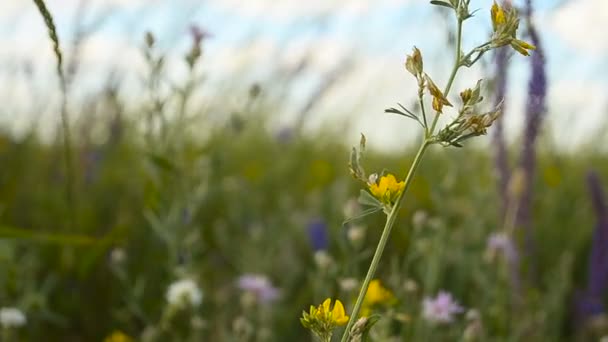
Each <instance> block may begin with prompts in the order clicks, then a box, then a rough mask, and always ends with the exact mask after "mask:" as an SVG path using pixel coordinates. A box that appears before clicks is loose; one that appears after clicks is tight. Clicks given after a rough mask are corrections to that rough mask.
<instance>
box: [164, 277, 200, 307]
mask: <svg viewBox="0 0 608 342" xmlns="http://www.w3.org/2000/svg"><path fill="white" fill-rule="evenodd" d="M166 296H167V302H169V305H172V306H175V307H178V308H183V307H187V306H192V307H195V306H199V305H200V304H201V302H202V300H203V293H202V292H201V290H200V288H199V287H198V285H197V284H196V283H195V282H194V280H192V279H182V280H178V281H176V282H174V283H172V284H171V285H169V288H168V289H167V295H166Z"/></svg>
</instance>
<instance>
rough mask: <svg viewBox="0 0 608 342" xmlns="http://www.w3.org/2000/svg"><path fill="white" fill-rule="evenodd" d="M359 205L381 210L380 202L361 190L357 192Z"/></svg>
mask: <svg viewBox="0 0 608 342" xmlns="http://www.w3.org/2000/svg"><path fill="white" fill-rule="evenodd" d="M359 203H360V204H362V205H365V206H368V207H373V208H380V209H382V208H383V204H382V202H380V201H378V199H377V198H376V197H374V196H372V194H370V193H369V192H367V191H365V190H363V189H362V190H361V191H360V192H359Z"/></svg>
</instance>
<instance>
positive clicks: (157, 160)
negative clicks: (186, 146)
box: [147, 152, 177, 173]
mask: <svg viewBox="0 0 608 342" xmlns="http://www.w3.org/2000/svg"><path fill="white" fill-rule="evenodd" d="M147 156H148V158H149V159H150V161H151V162H152V164H154V166H156V167H158V168H159V169H162V170H164V171H169V172H172V173H173V172H177V167H175V165H174V164H173V163H172V162H171V161H170V160H169V159H167V158H165V157H163V156H160V155H158V154H154V153H151V152H150V153H148V154H147Z"/></svg>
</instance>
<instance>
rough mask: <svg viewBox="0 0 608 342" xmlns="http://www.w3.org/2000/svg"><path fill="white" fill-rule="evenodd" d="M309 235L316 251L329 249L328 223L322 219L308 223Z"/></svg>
mask: <svg viewBox="0 0 608 342" xmlns="http://www.w3.org/2000/svg"><path fill="white" fill-rule="evenodd" d="M308 236H309V237H310V244H311V245H312V249H313V250H314V251H315V252H316V251H319V250H325V249H327V247H328V245H329V242H328V238H327V224H325V221H323V220H322V219H315V220H313V221H312V222H310V223H309V224H308Z"/></svg>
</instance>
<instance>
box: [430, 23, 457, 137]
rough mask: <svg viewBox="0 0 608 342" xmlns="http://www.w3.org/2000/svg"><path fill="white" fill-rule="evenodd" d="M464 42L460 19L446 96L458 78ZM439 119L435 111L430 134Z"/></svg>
mask: <svg viewBox="0 0 608 342" xmlns="http://www.w3.org/2000/svg"><path fill="white" fill-rule="evenodd" d="M461 44H462V20H460V19H458V34H457V38H456V53H455V55H456V57H455V58H454V67H453V68H452V73H451V74H450V78H449V79H448V84H447V85H446V86H445V90H444V91H443V95H444V96H446V97H447V96H448V93H449V92H450V89H451V88H452V83H454V79H455V78H456V74H457V73H458V69H460V46H461ZM438 120H439V112H436V113H435V118H434V119H433V124H432V125H431V132H430V135H433V133H434V132H435V126H437V121H438Z"/></svg>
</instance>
